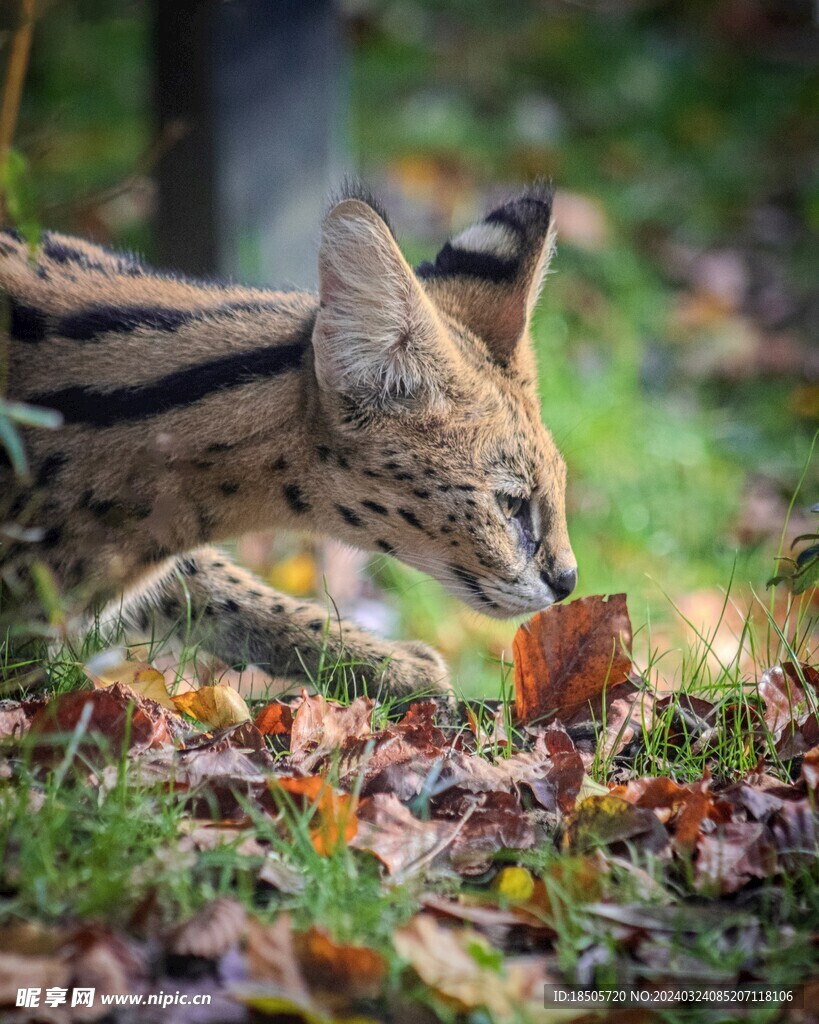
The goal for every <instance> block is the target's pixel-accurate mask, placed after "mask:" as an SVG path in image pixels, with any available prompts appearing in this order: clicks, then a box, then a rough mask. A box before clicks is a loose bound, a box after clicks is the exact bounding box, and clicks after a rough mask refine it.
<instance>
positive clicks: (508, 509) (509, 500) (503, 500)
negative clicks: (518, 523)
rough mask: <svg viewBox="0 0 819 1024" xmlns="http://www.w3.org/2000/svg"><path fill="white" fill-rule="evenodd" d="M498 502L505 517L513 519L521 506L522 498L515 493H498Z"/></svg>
mask: <svg viewBox="0 0 819 1024" xmlns="http://www.w3.org/2000/svg"><path fill="white" fill-rule="evenodd" d="M498 504H499V505H500V508H501V512H503V514H504V515H505V516H506V518H507V519H514V518H515V516H516V515H518V514H519V513H520V510H521V509H522V508H523V498H520V497H518V496H517V495H516V494H499V495H498Z"/></svg>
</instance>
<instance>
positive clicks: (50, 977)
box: [0, 953, 71, 1006]
mask: <svg viewBox="0 0 819 1024" xmlns="http://www.w3.org/2000/svg"><path fill="white" fill-rule="evenodd" d="M70 977H71V971H70V969H69V966H68V964H67V963H66V962H65V960H64V959H63V958H62V957H59V956H21V955H19V954H17V953H0V1006H14V1005H15V1003H16V1002H17V992H18V989H21V988H38V989H43V990H45V989H47V988H66V987H67V985H68V982H69V979H70Z"/></svg>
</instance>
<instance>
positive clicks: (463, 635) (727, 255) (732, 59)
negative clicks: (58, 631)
mask: <svg viewBox="0 0 819 1024" xmlns="http://www.w3.org/2000/svg"><path fill="white" fill-rule="evenodd" d="M234 2H240V0H234ZM342 11H343V16H344V17H345V19H346V23H347V26H348V29H349V32H348V38H349V42H350V59H349V89H350V101H351V102H350V118H349V134H350V144H351V148H352V151H353V154H354V157H355V160H356V162H357V163H358V164H359V165H360V167H361V170H362V175H363V176H364V177H365V178H366V179H368V180H369V181H370V182H371V183H372V184H373V185H374V186H375V187H376V188H380V189H382V191H384V192H385V193H386V200H387V205H388V206H389V207H390V208H391V209H393V210H394V219H395V222H396V223H397V225H398V227H399V229H400V231H401V234H402V236H403V237H402V242H403V244H404V246H405V249H406V251H407V252H408V254H409V255H410V256H411V257H412V258H418V259H420V258H421V257H422V256H428V255H429V254H430V252H431V250H432V248H433V245H434V240H437V241H440V238H441V236H442V235H445V234H446V232H447V231H449V230H450V229H451V228H457V227H460V226H461V225H462V224H463V223H465V222H467V221H468V220H469V219H470V218H472V217H474V216H476V215H480V214H481V213H482V212H483V211H484V210H485V209H486V207H487V205H489V203H491V201H492V200H493V199H494V198H496V197H497V196H498V195H505V194H507V193H508V192H509V191H511V190H513V189H514V188H515V187H517V185H519V183H520V182H522V181H526V180H530V179H531V178H533V177H536V176H546V177H551V178H552V179H553V180H554V181H555V184H556V185H557V187H558V205H557V219H558V225H559V228H560V248H559V252H558V256H557V258H556V261H555V263H554V264H553V270H554V272H553V273H552V274H551V275H550V276H549V279H548V281H547V284H546V288H545V291H544V296H543V300H542V302H541V305H540V308H539V311H538V314H537V318H536V324H535V338H536V342H537V346H538V350H539V363H540V368H541V391H542V396H543V408H544V418H545V420H546V422H547V423H548V425H549V426H550V427H551V429H552V430H553V432H554V434H555V437H556V439H557V441H558V442H559V444H560V445H561V447H562V449H563V450H564V452H565V454H566V457H567V460H568V463H569V469H570V495H569V502H570V521H571V531H572V538H573V543H574V546H575V550H576V553H577V556H578V561H579V565H580V593H591V592H601V591H602V592H612V591H620V590H625V591H627V592H628V594H629V599H630V603H631V610H632V616H633V618H634V620H635V621H636V622H640V621H641V620H651V622H652V625H653V627H654V641H655V642H657V643H663V642H665V643H666V644H667V645H672V644H673V643H674V642H675V641H676V639H677V634H676V633H675V632H674V631H673V629H672V625H671V620H672V619H673V614H672V612H671V610H670V608H669V606H668V603H667V600H666V598H665V596H664V593H663V591H667V592H668V593H669V594H670V595H671V596H672V598H675V599H676V598H677V597H679V596H681V595H684V594H686V593H687V592H690V591H700V590H703V589H705V588H713V587H716V586H719V585H724V584H725V583H726V582H727V580H728V579H729V578H730V577H731V575H732V573H734V576H735V579H736V580H737V581H739V582H740V583H745V584H746V585H747V584H748V583H753V584H755V585H760V584H762V583H763V582H764V580H765V579H766V578H767V577H768V576H769V575H770V566H771V559H772V557H773V556H774V555H775V553H776V551H777V543H778V540H779V532H780V531H781V527H782V521H783V519H784V517H785V515H786V513H787V508H788V499H789V497H790V494H791V493H792V492H793V489H794V486H795V483H796V481H797V479H798V477H799V474H800V472H801V470H802V468H803V464H804V462H805V458H806V453H807V451H808V448H809V445H810V437H811V435H812V433H813V432H814V430H815V429H816V423H817V420H819V382H818V381H817V378H816V357H815V352H816V347H815V345H816V338H815V335H814V336H813V337H812V336H811V331H814V332H815V329H816V324H817V322H819V317H818V316H817V313H819V298H817V293H816V288H815V280H814V279H815V255H814V254H815V251H816V249H815V247H816V234H817V229H819V175H817V164H816V160H815V153H816V150H817V142H819V118H817V117H816V113H817V110H818V109H819V105H818V104H817V98H818V97H819V79H817V73H816V69H817V65H816V60H815V57H816V52H817V32H816V24H815V19H814V15H813V12H812V5H811V4H810V3H808V2H804V0H789V2H784V0H693V2H687V3H683V2H681V0H678V2H672V0H622V2H618V3H616V4H615V3H602V2H601V3H594V4H591V5H584V6H582V7H581V6H578V5H573V4H566V3H557V2H551V0H510V2H508V3H504V4H500V3H483V4H481V3H475V2H472V0H392V2H390V0H346V2H345V3H344V4H343V6H342ZM149 38H150V33H149V25H148V18H147V7H146V6H145V5H143V4H140V3H137V2H131V0H53V2H51V3H48V4H46V5H44V6H43V8H42V17H41V20H40V22H39V24H38V26H37V31H36V34H35V46H34V51H33V54H32V66H31V71H30V75H29V80H28V82H27V88H26V93H25V97H24V104H23V110H22V115H21V126H20V131H19V133H18V145H19V148H20V150H21V151H22V152H23V153H25V156H26V159H27V160H28V161H29V164H30V166H31V170H32V178H33V181H34V183H35V185H36V192H37V194H38V196H39V199H40V209H41V217H42V222H43V223H44V224H46V225H48V226H56V227H64V228H67V229H69V230H73V231H77V232H80V233H85V234H92V235H94V236H95V237H98V238H101V239H103V240H109V241H114V242H116V243H118V244H125V245H128V246H134V247H136V248H139V249H141V250H143V251H145V252H146V253H147V254H148V256H150V254H151V238H150V231H149V226H148V225H149V214H150V212H151V206H150V184H151V183H150V180H149V177H150V175H149V173H148V174H146V175H143V177H144V178H145V182H144V186H145V187H144V188H143V189H142V190H141V191H140V189H138V188H137V189H133V190H129V191H127V192H126V193H124V194H117V195H116V198H115V199H114V200H110V201H109V200H106V201H104V202H98V201H95V196H97V195H98V193H100V192H103V193H104V192H106V191H107V190H110V189H111V188H112V187H113V186H116V185H117V183H118V182H120V181H122V180H123V179H124V178H126V177H128V176H129V175H131V174H132V173H133V171H134V168H135V167H136V166H138V164H139V162H140V156H141V154H144V153H145V152H147V151H149V150H150V147H151V142H152V139H151V128H150V124H151V118H150V110H149V103H150V59H149ZM812 353H813V355H812ZM816 487H817V474H816V470H815V465H814V466H813V467H812V468H810V469H809V471H808V473H807V475H806V482H805V491H804V498H803V499H801V501H800V502H798V503H797V505H796V506H795V509H794V531H793V532H794V534H795V533H799V532H804V531H803V529H801V528H802V527H804V522H805V518H806V511H805V505H810V504H811V503H812V502H813V501H815V500H816V499H815V488H816ZM800 516H801V519H800ZM789 539H792V538H789ZM290 554H291V555H292V554H293V552H292V550H291V551H290ZM294 567H295V569H294ZM296 569H297V570H298V573H297V575H298V576H299V580H302V581H303V580H306V579H308V577H310V576H311V574H312V575H313V576H315V577H316V583H315V585H316V588H317V589H318V590H321V584H320V580H319V579H318V576H320V573H315V572H312V569H311V566H310V565H308V564H307V563H306V562H305V557H304V555H303V553H301V554H299V553H298V552H296V554H295V561H292V560H291V562H289V563H287V564H285V565H284V566H283V567H280V568H278V569H274V570H273V573H272V575H273V576H274V577H276V578H277V579H290V578H291V577H292V576H293V575H294V572H295V571H296ZM375 570H376V579H377V580H378V581H379V582H381V583H384V584H387V585H388V586H389V588H390V589H392V590H396V591H397V592H398V593H399V595H400V596H399V598H398V600H397V610H398V613H399V617H400V620H401V631H402V632H404V633H406V634H409V635H414V636H421V637H424V638H426V639H428V640H430V641H431V642H433V643H435V644H436V645H438V646H439V647H440V648H441V649H442V650H443V651H444V653H445V654H446V655H447V656H448V657H449V658H450V660H451V661H452V663H453V664H454V665H455V667H456V671H457V673H458V676H459V681H460V682H462V683H463V684H464V685H465V686H466V687H467V688H468V689H470V690H473V691H474V690H487V689H489V690H497V686H498V684H499V680H500V671H499V669H498V667H497V666H496V665H493V664H492V659H493V658H497V657H498V656H499V655H500V654H501V652H502V651H506V652H507V653H508V652H509V651H510V649H511V637H512V634H513V631H514V625H513V624H500V623H488V622H487V620H485V619H482V618H480V617H479V616H477V615H476V614H475V613H473V612H470V611H468V610H465V609H464V608H463V606H461V605H458V604H457V603H456V602H454V601H451V600H450V599H449V598H448V597H446V596H445V595H444V594H442V592H441V591H440V588H439V587H437V585H436V584H433V583H432V582H430V581H428V580H426V579H423V578H422V577H420V576H419V575H418V574H415V573H412V572H410V571H408V570H404V569H402V568H400V567H398V566H396V565H395V564H393V563H390V562H389V561H388V560H384V559H379V560H378V561H377V563H376V566H375ZM300 585H301V584H300ZM487 659H488V662H487Z"/></svg>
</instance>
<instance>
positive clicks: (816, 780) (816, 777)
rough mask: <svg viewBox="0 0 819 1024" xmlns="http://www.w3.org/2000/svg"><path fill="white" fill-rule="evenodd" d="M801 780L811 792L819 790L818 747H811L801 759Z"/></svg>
mask: <svg viewBox="0 0 819 1024" xmlns="http://www.w3.org/2000/svg"><path fill="white" fill-rule="evenodd" d="M802 778H803V779H804V780H805V785H806V786H807V787H808V789H809V790H811V792H813V793H815V792H816V791H817V790H819V747H813V748H812V749H811V750H809V751H808V752H807V754H805V756H804V758H803V759H802Z"/></svg>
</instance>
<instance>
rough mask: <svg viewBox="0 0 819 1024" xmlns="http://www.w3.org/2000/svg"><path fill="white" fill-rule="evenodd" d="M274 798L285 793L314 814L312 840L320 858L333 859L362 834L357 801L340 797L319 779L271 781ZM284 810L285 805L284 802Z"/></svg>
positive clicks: (280, 779) (282, 778)
mask: <svg viewBox="0 0 819 1024" xmlns="http://www.w3.org/2000/svg"><path fill="white" fill-rule="evenodd" d="M270 786H271V792H272V793H273V796H274V798H276V797H277V796H278V794H279V793H281V792H284V793H286V794H288V796H289V797H290V798H291V799H293V798H295V802H296V803H297V804H298V805H299V806H300V807H301V808H303V809H304V810H313V816H312V817H311V819H310V823H309V828H310V838H311V840H312V842H313V846H314V847H315V850H316V852H317V853H318V854H320V855H321V856H323V857H327V856H330V854H332V853H333V852H334V851H336V850H337V849H338V848H339V846H340V845H346V844H349V843H350V842H351V841H352V840H353V839H354V838H355V835H356V833H357V831H358V819H357V818H356V800H355V799H354V798H353V797H351V796H350V795H349V794H348V793H339V792H337V791H336V790H335V789H333V787H332V786H331V785H330V783H329V782H328V781H327V780H326V779H323V778H321V776H318V775H310V776H307V777H306V778H290V777H281V776H279V777H277V778H274V779H271V780H270ZM282 805H283V806H284V805H285V803H284V802H282Z"/></svg>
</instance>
